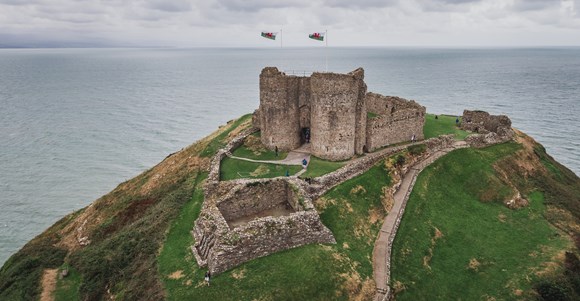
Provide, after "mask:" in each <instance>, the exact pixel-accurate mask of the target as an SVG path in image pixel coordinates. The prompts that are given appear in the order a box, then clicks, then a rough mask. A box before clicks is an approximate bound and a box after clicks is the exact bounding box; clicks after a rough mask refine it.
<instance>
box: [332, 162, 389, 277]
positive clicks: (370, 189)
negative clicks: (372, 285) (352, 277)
mask: <svg viewBox="0 0 580 301" xmlns="http://www.w3.org/2000/svg"><path fill="white" fill-rule="evenodd" d="M390 183H391V178H390V176H389V174H388V171H387V170H386V169H385V168H384V164H383V162H381V163H379V164H377V165H376V166H374V167H372V168H371V169H369V171H367V172H366V173H364V174H363V175H361V176H358V177H356V178H353V179H351V180H348V181H346V182H344V183H342V184H340V185H338V186H337V187H335V188H333V189H331V190H330V191H329V192H328V193H326V194H325V195H324V196H323V199H326V200H330V201H327V202H330V203H332V202H335V203H336V204H334V205H332V206H329V207H328V208H326V209H325V210H324V211H323V212H322V213H321V214H320V218H321V219H322V222H323V223H324V224H325V225H326V226H327V227H328V228H330V229H331V230H332V233H333V234H334V237H335V238H336V242H337V245H339V246H343V244H345V243H346V244H347V245H348V246H349V247H348V248H346V249H343V250H342V252H343V253H344V254H345V255H347V256H348V257H349V258H350V260H351V261H352V262H356V265H357V268H356V271H357V272H358V273H359V274H360V275H361V277H362V279H365V278H366V277H372V271H373V269H372V252H373V247H374V243H375V239H376V237H377V235H378V233H379V231H380V227H381V225H382V218H383V217H384V215H385V211H384V208H383V205H382V203H381V197H382V194H383V193H382V188H383V187H385V186H389V185H390ZM357 188H358V189H357ZM360 188H362V189H360ZM357 190H358V191H357ZM351 210H352V211H351ZM371 212H375V213H377V214H378V216H379V217H380V218H379V219H377V220H376V222H375V223H372V224H371V222H370V220H369V219H370V216H371Z"/></svg>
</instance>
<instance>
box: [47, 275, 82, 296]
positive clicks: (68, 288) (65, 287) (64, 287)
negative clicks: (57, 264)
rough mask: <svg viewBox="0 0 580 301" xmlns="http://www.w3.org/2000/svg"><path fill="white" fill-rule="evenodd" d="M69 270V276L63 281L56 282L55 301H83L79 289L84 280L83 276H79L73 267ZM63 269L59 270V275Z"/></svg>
mask: <svg viewBox="0 0 580 301" xmlns="http://www.w3.org/2000/svg"><path fill="white" fill-rule="evenodd" d="M67 268H68V276H66V277H65V278H62V279H58V281H57V282H56V289H55V291H54V300H55V301H69V300H71V301H72V300H81V296H80V293H79V287H80V285H81V282H82V279H81V274H79V273H78V272H77V271H76V270H75V269H73V268H71V267H67ZM62 269H63V268H61V269H59V271H58V273H59V274H60V272H61V271H62Z"/></svg>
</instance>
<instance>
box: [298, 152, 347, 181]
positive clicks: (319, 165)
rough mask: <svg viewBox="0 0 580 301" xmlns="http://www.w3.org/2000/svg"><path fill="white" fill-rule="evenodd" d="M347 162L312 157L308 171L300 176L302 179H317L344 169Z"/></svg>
mask: <svg viewBox="0 0 580 301" xmlns="http://www.w3.org/2000/svg"><path fill="white" fill-rule="evenodd" d="M345 164H346V162H333V161H327V160H323V159H320V158H317V157H314V156H311V157H310V163H309V164H308V170H306V172H305V173H303V174H302V176H300V177H301V178H315V177H320V176H322V175H325V174H327V173H331V172H333V171H335V170H337V169H339V168H341V167H343V166H344V165H345Z"/></svg>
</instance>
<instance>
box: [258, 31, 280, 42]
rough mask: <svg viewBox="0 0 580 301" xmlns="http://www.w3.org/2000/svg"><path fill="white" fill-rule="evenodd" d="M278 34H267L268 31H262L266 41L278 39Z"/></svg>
mask: <svg viewBox="0 0 580 301" xmlns="http://www.w3.org/2000/svg"><path fill="white" fill-rule="evenodd" d="M277 34H278V33H277V32H267V31H262V36H263V37H264V38H266V39H270V40H275V39H276V35H277Z"/></svg>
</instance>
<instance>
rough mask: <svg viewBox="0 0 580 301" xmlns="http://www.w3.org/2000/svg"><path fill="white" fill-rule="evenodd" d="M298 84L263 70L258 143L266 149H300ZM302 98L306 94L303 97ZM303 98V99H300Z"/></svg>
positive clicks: (270, 69)
mask: <svg viewBox="0 0 580 301" xmlns="http://www.w3.org/2000/svg"><path fill="white" fill-rule="evenodd" d="M301 82H302V80H301V79H300V78H298V77H296V76H286V75H285V74H284V73H282V72H280V71H278V69H277V68H274V67H267V68H264V69H263V70H262V73H261V74H260V108H259V113H258V114H257V115H258V117H259V118H260V120H259V122H258V123H259V127H260V130H261V140H262V144H264V145H265V146H266V147H267V148H269V149H274V148H275V147H278V149H279V150H284V151H287V150H291V149H295V148H297V147H299V146H300V145H301V132H300V110H299V96H300V93H299V88H300V83H301ZM304 94H306V93H304ZM304 97H306V96H303V98H304Z"/></svg>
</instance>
